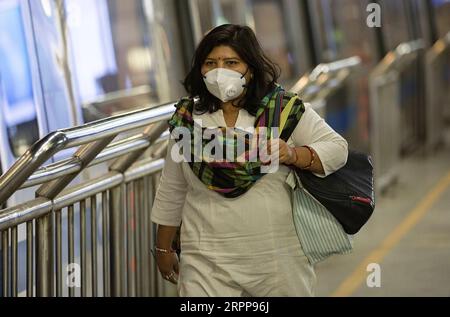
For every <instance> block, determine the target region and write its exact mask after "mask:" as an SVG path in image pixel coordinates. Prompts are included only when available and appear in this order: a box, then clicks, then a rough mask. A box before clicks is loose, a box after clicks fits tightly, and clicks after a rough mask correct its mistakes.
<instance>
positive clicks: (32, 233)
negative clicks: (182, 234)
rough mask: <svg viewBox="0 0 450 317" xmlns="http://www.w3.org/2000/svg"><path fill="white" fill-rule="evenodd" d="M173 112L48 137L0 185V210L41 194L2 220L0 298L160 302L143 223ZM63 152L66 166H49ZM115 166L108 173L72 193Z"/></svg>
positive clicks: (150, 112) (149, 234) (0, 214)
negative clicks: (24, 194)
mask: <svg viewBox="0 0 450 317" xmlns="http://www.w3.org/2000/svg"><path fill="white" fill-rule="evenodd" d="M173 111H174V107H173V103H172V104H167V105H164V106H160V107H157V108H152V109H146V110H142V111H137V112H133V113H129V114H125V115H121V116H118V117H114V118H110V119H105V120H102V121H98V122H94V123H91V124H88V125H85V126H82V127H76V128H71V129H66V130H61V131H57V132H54V133H52V134H50V135H49V136H47V137H45V138H44V139H42V140H41V141H39V142H38V143H36V144H35V145H34V146H32V147H31V148H30V149H29V150H28V151H27V152H26V153H25V154H24V155H23V156H22V157H21V158H20V159H19V160H18V161H17V162H16V163H15V164H14V165H13V166H12V167H11V168H10V169H9V170H8V171H7V172H6V173H5V174H4V175H2V176H1V177H0V205H1V204H3V203H5V202H6V201H7V200H8V198H9V197H11V196H12V195H13V194H14V193H16V191H17V190H19V189H20V188H25V187H30V186H37V185H39V187H38V188H37V190H36V199H34V200H31V201H28V202H26V203H24V204H21V205H18V206H12V207H10V208H7V209H5V210H1V211H0V240H1V252H0V254H1V256H0V257H1V258H2V259H1V263H0V267H1V268H2V269H1V271H2V272H1V274H0V275H1V280H2V283H1V287H0V290H1V293H2V294H1V295H2V296H18V295H19V292H20V291H21V290H23V289H25V290H26V291H24V292H22V293H23V294H24V295H26V296H34V295H37V296H99V295H103V296H134V295H141V296H158V295H163V294H164V292H165V289H164V287H165V286H164V283H163V282H162V280H161V278H160V277H159V274H158V273H157V270H156V263H155V262H154V260H153V259H152V258H151V254H150V249H151V247H150V246H151V245H152V243H153V241H154V226H153V225H152V224H151V222H150V218H149V214H150V210H151V205H152V201H153V195H154V192H155V188H156V185H157V182H158V173H159V172H160V171H161V169H162V167H163V165H164V160H163V159H161V158H162V157H163V155H164V151H165V148H164V145H165V143H162V141H164V140H165V139H167V137H168V134H167V133H166V130H167V120H168V119H169V118H170V116H171V115H172V113H173ZM137 129H144V131H143V132H141V133H138V134H134V135H130V134H131V133H132V132H134V131H136V130H137ZM125 134H127V135H125ZM117 138H120V139H119V140H117V141H115V142H113V141H114V140H115V139H117ZM69 148H76V152H75V154H74V155H73V156H72V157H70V158H69V159H66V160H64V161H61V162H57V163H53V164H49V165H45V163H46V162H47V161H48V160H49V159H50V158H51V157H52V156H53V155H55V154H56V153H58V152H61V151H63V150H66V149H69ZM149 148H150V150H153V153H152V156H149V155H146V156H149V157H147V158H144V159H141V160H139V158H140V157H142V156H143V154H144V153H145V152H146V151H147V149H149ZM111 160H113V161H112V164H110V167H109V172H108V173H106V174H104V175H101V176H100V177H98V178H95V179H90V180H87V181H85V182H83V183H82V184H78V185H72V186H68V185H69V184H70V183H72V181H73V180H74V179H75V178H76V177H77V176H78V175H80V173H81V172H82V171H83V170H85V169H87V168H89V167H92V166H95V165H97V164H100V163H102V162H106V161H111ZM22 240H23V241H22ZM88 245H89V247H88ZM99 251H100V252H99ZM77 263H79V267H78V264H77ZM23 272H24V273H23ZM20 273H23V274H22V275H20ZM21 285H24V286H23V287H21Z"/></svg>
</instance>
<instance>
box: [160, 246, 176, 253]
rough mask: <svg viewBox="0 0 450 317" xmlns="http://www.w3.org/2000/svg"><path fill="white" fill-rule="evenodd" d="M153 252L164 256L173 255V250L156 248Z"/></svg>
mask: <svg viewBox="0 0 450 317" xmlns="http://www.w3.org/2000/svg"><path fill="white" fill-rule="evenodd" d="M155 251H157V252H161V253H165V254H171V253H175V251H174V250H167V249H162V248H158V247H155Z"/></svg>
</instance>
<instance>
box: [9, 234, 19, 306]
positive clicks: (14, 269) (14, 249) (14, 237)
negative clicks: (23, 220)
mask: <svg viewBox="0 0 450 317" xmlns="http://www.w3.org/2000/svg"><path fill="white" fill-rule="evenodd" d="M17 290H18V287H17V227H13V228H11V296H12V297H17Z"/></svg>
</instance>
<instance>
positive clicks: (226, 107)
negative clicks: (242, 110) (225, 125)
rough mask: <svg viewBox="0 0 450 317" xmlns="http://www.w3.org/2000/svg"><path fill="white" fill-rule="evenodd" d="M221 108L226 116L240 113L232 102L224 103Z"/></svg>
mask: <svg viewBox="0 0 450 317" xmlns="http://www.w3.org/2000/svg"><path fill="white" fill-rule="evenodd" d="M221 108H222V111H223V113H224V114H235V113H236V112H239V108H238V107H235V106H233V102H232V101H228V102H225V103H223V104H222V107H221Z"/></svg>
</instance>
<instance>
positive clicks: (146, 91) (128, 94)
mask: <svg viewBox="0 0 450 317" xmlns="http://www.w3.org/2000/svg"><path fill="white" fill-rule="evenodd" d="M152 99H154V92H153V91H152V89H151V87H150V86H148V85H143V86H139V87H134V88H131V89H127V90H119V91H115V92H111V93H108V94H106V95H103V96H100V97H99V98H98V99H96V100H95V101H92V102H89V103H86V104H84V105H83V106H82V111H83V117H84V119H85V120H86V121H87V122H92V121H97V120H101V119H105V118H108V117H110V116H113V115H119V114H122V113H125V112H129V111H132V110H137V109H140V108H143V106H146V105H148V104H149V102H150V101H151V100H152ZM130 106H132V107H133V109H130V108H129V107H130Z"/></svg>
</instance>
